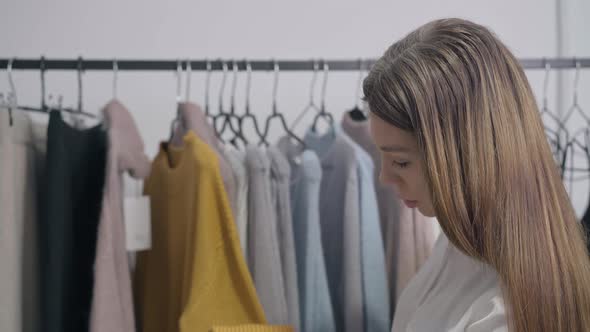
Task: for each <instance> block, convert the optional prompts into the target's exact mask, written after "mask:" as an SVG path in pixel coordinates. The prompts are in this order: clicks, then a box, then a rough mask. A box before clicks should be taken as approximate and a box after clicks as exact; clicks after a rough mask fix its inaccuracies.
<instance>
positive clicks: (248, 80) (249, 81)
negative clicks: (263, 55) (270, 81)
mask: <svg viewBox="0 0 590 332" xmlns="http://www.w3.org/2000/svg"><path fill="white" fill-rule="evenodd" d="M244 61H246V71H247V78H246V114H250V88H251V87H252V64H251V63H250V60H244Z"/></svg>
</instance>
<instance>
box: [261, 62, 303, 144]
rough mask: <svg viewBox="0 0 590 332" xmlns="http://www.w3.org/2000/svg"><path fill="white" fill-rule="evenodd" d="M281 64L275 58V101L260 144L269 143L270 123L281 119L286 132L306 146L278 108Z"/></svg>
mask: <svg viewBox="0 0 590 332" xmlns="http://www.w3.org/2000/svg"><path fill="white" fill-rule="evenodd" d="M279 71H280V69H279V64H278V62H277V61H276V60H275V61H274V73H275V79H274V88H273V101H272V114H271V115H270V116H269V117H268V118H266V123H265V126H264V134H263V135H262V137H261V139H260V144H264V145H266V146H268V145H269V143H268V139H267V138H268V133H269V130H270V124H271V121H272V120H273V119H279V121H280V123H281V125H282V126H283V130H284V131H285V133H286V134H287V135H288V136H289V137H291V138H293V139H294V140H295V141H297V143H299V144H300V145H301V146H302V147H304V148H305V142H303V140H302V139H301V138H299V137H297V135H295V134H294V133H293V132H292V131H291V130H290V129H289V127H288V126H287V122H286V121H285V117H284V116H283V114H282V113H280V112H279V111H278V110H277V92H278V86H279Z"/></svg>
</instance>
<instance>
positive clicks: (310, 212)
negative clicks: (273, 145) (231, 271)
mask: <svg viewBox="0 0 590 332" xmlns="http://www.w3.org/2000/svg"><path fill="white" fill-rule="evenodd" d="M278 147H279V149H280V150H281V151H282V152H283V153H284V154H285V155H286V157H287V159H288V160H289V162H290V165H291V206H292V211H293V234H294V238H295V252H296V259H297V277H298V278H297V280H298V284H299V287H298V288H299V308H300V310H299V311H300V316H301V332H315V331H322V332H324V331H325V332H335V331H336V326H335V323H334V312H333V309H332V300H331V298H330V291H329V288H328V280H327V276H326V265H325V262H324V248H323V246H322V238H321V229H320V206H319V202H320V183H321V179H322V169H321V166H320V161H319V159H318V157H317V155H316V154H315V153H314V152H312V151H309V150H306V151H304V152H303V153H300V151H298V147H297V146H295V145H292V144H291V142H290V141H289V139H288V138H283V139H281V140H280V142H279V144H278Z"/></svg>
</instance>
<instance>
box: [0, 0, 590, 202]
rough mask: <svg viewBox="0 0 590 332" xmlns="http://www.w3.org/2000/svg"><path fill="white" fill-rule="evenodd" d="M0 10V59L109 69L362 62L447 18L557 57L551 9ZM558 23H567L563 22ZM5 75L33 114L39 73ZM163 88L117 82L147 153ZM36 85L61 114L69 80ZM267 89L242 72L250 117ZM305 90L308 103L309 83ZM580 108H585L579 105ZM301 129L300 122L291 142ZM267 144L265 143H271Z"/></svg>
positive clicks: (113, 1)
mask: <svg viewBox="0 0 590 332" xmlns="http://www.w3.org/2000/svg"><path fill="white" fill-rule="evenodd" d="M0 2H1V8H2V9H1V10H0V41H1V45H2V46H1V47H0V57H11V56H17V57H39V56H40V55H41V54H44V55H45V56H46V57H52V58H55V57H60V58H74V57H77V56H78V55H82V56H83V57H85V58H113V57H116V58H119V59H123V58H150V59H151V58H167V59H177V58H181V59H184V58H187V57H191V58H195V59H197V58H198V59H202V58H205V57H209V58H218V57H223V58H233V57H236V58H239V59H242V58H245V57H247V58H251V59H269V58H271V57H276V58H281V59H310V58H318V57H325V58H337V59H351V58H352V59H356V58H359V57H365V58H366V57H371V58H374V57H378V56H379V55H380V54H381V53H382V52H383V51H384V50H385V49H386V48H387V46H389V45H390V44H391V43H393V42H394V41H395V40H397V39H399V38H400V37H402V36H404V35H405V34H406V33H408V32H409V31H410V30H412V29H414V28H416V27H418V26H419V25H422V24H423V23H426V22H427V21H429V20H432V19H435V18H441V17H450V16H454V17H463V18H467V19H471V20H473V21H476V22H478V23H482V24H484V25H486V26H489V27H491V28H492V29H493V30H494V31H495V32H496V33H497V34H498V35H499V36H500V38H501V39H502V40H503V41H504V42H505V43H506V44H507V45H508V46H509V47H510V48H511V49H512V51H513V52H514V53H515V54H516V56H518V57H541V56H548V57H552V56H556V55H557V52H558V49H557V45H558V43H557V42H556V40H557V37H558V36H557V34H556V31H557V29H556V2H555V0H521V1H509V0H497V1H470V0H454V1H436V0H430V1H426V0H420V1H403V2H402V1H378V0H363V1H337V0H331V1H309V0H300V1H271V0H261V1H229V0H219V1H181V0H169V1H153V0H152V1H147V0H143V1H140V0H129V1H121V0H101V1H83V0H54V1H39V0H37V1H35V0H0ZM568 3H571V5H568V6H566V7H567V8H566V10H564V11H563V12H564V15H565V16H567V17H566V19H565V21H566V22H574V23H571V24H568V26H567V27H566V28H564V30H567V32H565V33H566V34H567V37H568V38H567V40H565V42H564V44H565V45H567V47H568V51H571V52H574V51H576V52H577V53H578V54H579V55H580V56H581V55H583V53H584V52H585V54H586V55H588V53H589V45H588V43H587V42H586V40H585V39H583V38H582V33H583V31H589V30H590V29H589V27H588V26H587V24H588V23H587V22H588V21H584V20H582V18H583V15H584V14H587V13H589V10H588V9H589V8H588V1H587V0H571V1H568ZM565 16H564V17H565ZM570 16H574V17H576V18H577V20H575V21H571V20H569V17H570ZM585 22H586V23H585ZM584 24H586V26H584ZM581 45H584V46H583V47H585V48H582V46H581ZM578 47H579V48H578ZM583 74H585V76H584V75H583V76H584V77H583V78H582V80H583V81H584V84H586V86H587V84H588V80H590V78H588V75H587V74H586V73H583ZM543 75H544V73H543V71H535V72H529V78H530V80H531V84H532V86H533V88H534V90H535V93H536V94H537V96H539V97H540V96H541V92H542V83H543V82H542V81H543ZM220 76H221V75H219V74H215V75H214V76H213V79H212V85H211V87H212V92H213V94H212V106H213V107H214V109H216V107H217V106H216V105H217V93H218V86H219V82H220V80H219V78H220ZM357 76H358V75H357V73H333V74H331V75H330V76H329V84H328V91H327V99H326V102H327V106H328V110H329V111H331V112H333V113H334V114H335V116H336V117H338V118H339V117H340V114H341V113H342V112H343V111H344V110H346V109H348V108H350V107H351V106H353V103H354V102H355V100H354V99H355V98H354V97H355V96H354V93H355V89H356V83H357ZM14 77H15V81H16V84H17V91H18V97H19V101H20V102H21V103H22V104H30V105H37V104H38V103H39V98H40V91H39V89H40V88H39V73H38V72H30V71H29V72H16V73H15V74H14ZM203 78H204V75H203V73H202V72H201V73H197V72H195V73H194V74H193V84H192V87H193V89H192V96H193V100H195V101H197V102H199V101H202V100H203V97H202V96H203V91H204V85H203V83H204V79H203ZM310 79H311V75H310V73H284V74H282V75H281V80H280V85H279V108H280V110H281V111H282V112H284V113H285V114H286V115H287V117H288V118H289V119H294V118H295V117H296V114H297V112H298V110H300V109H302V108H303V107H304V106H305V105H306V103H307V100H308V99H307V98H308V97H307V96H308V89H309V81H310ZM111 80H112V75H111V73H110V72H87V73H86V74H85V75H84V107H85V109H86V110H88V111H91V112H95V113H96V112H98V111H99V109H100V107H101V106H102V105H103V104H104V103H105V102H107V101H108V100H109V99H110V98H111V91H112V88H111ZM556 81H557V80H553V82H552V84H554V83H555V82H556ZM175 82H176V81H175V78H174V75H173V73H170V72H165V73H162V72H157V73H156V72H140V73H138V72H133V73H131V72H120V73H119V90H118V91H119V97H120V99H121V100H122V101H123V102H124V104H126V105H127V106H128V108H129V109H130V110H131V111H132V113H133V115H134V116H135V119H136V121H137V123H138V125H139V127H140V130H141V132H142V135H143V138H144V140H145V142H146V146H147V149H148V152H149V153H150V154H151V155H154V154H155V152H156V149H157V144H158V142H159V141H160V140H162V139H165V138H166V137H167V136H168V131H169V126H170V121H171V118H172V116H173V114H174V112H175ZM244 82H245V80H244V76H243V75H241V76H239V82H238V93H237V102H238V110H239V111H241V110H242V109H243V103H244V94H243V92H244ZM318 83H319V82H318ZM47 84H48V87H47V90H48V93H51V94H53V95H57V94H62V95H63V96H64V98H65V104H66V105H72V106H73V105H76V98H77V97H76V95H77V92H76V74H75V72H73V71H72V72H55V71H51V72H49V73H48V74H47ZM581 86H582V85H581ZM228 87H229V84H228ZM271 87H272V75H271V74H269V73H256V74H254V76H253V86H252V106H253V110H254V112H255V113H256V114H257V115H259V116H260V117H263V116H265V115H266V114H268V113H269V112H270V106H271V100H270V96H271ZM0 91H7V84H6V79H5V72H4V71H2V72H0ZM317 91H318V92H317V93H316V96H318V95H319V91H320V84H318V85H317ZM555 91H556V88H555V85H552V88H551V89H550V94H549V98H550V100H551V101H552V104H551V105H556V104H555V102H556V98H555ZM225 100H226V105H227V103H228V102H229V90H226V95H225ZM318 101H319V99H318ZM581 102H584V105H588V106H589V107H590V104H589V103H588V101H587V99H586V100H585V101H584V100H581ZM306 119H309V118H306ZM307 122H309V121H307ZM305 127H306V125H305V123H304V124H303V125H302V126H300V127H299V129H300V130H299V132H301V131H302V130H303V129H305ZM273 134H274V137H276V136H277V135H278V134H279V133H278V132H274V133H273ZM586 191H587V190H586ZM584 200H587V199H586V198H584ZM580 204H581V203H580Z"/></svg>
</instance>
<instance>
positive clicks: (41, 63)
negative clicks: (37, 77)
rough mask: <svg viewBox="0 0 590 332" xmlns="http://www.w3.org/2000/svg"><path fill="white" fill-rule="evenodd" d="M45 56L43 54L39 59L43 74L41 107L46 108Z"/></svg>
mask: <svg viewBox="0 0 590 332" xmlns="http://www.w3.org/2000/svg"><path fill="white" fill-rule="evenodd" d="M45 70H46V66H45V56H43V55H42V56H41V59H40V60H39V71H40V74H41V109H43V110H45V108H46V106H47V104H46V103H45Z"/></svg>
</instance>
